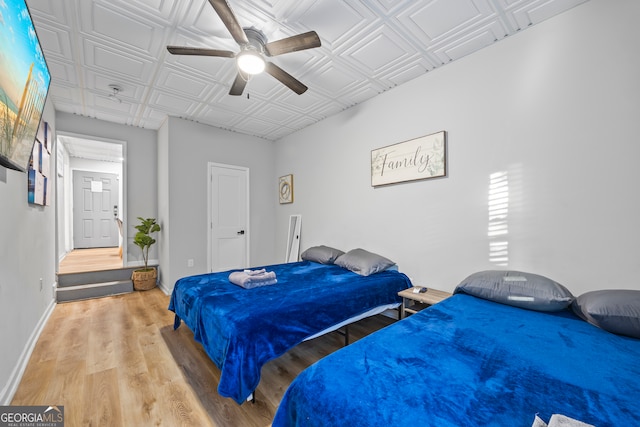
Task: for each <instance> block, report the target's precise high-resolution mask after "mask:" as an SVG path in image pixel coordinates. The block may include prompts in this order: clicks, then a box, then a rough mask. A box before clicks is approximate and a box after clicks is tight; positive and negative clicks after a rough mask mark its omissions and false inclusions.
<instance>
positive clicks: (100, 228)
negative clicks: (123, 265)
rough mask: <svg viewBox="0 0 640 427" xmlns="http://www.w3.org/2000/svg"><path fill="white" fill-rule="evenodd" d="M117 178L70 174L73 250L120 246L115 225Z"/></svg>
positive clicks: (86, 173)
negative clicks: (71, 181) (71, 185)
mask: <svg viewBox="0 0 640 427" xmlns="http://www.w3.org/2000/svg"><path fill="white" fill-rule="evenodd" d="M118 188H119V187H118V176H117V175H115V174H111V173H101V172H88V171H79V170H76V171H73V247H74V248H75V249H80V248H107V247H115V246H118V245H119V243H120V232H119V231H118V225H117V224H116V220H115V218H116V216H117V214H118V209H119V207H118Z"/></svg>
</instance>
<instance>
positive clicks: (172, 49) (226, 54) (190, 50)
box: [167, 46, 236, 58]
mask: <svg viewBox="0 0 640 427" xmlns="http://www.w3.org/2000/svg"><path fill="white" fill-rule="evenodd" d="M167 50H168V51H169V53H172V54H174V55H200V56H221V57H223V58H233V57H235V56H236V54H235V53H233V52H231V51H229V50H218V49H205V48H201V47H182V46H167Z"/></svg>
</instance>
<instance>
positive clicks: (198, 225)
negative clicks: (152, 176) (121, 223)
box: [158, 117, 284, 290]
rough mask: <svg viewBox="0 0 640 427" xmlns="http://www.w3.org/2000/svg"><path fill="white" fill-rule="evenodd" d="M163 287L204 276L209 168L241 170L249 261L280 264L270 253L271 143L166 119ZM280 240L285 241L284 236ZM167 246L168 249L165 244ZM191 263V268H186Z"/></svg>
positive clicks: (161, 161) (162, 133) (161, 167)
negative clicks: (245, 175) (245, 179)
mask: <svg viewBox="0 0 640 427" xmlns="http://www.w3.org/2000/svg"><path fill="white" fill-rule="evenodd" d="M158 135H159V137H158V141H159V155H158V171H159V174H160V176H159V178H158V182H159V185H160V188H161V196H160V207H159V212H160V215H161V216H160V222H161V224H162V225H163V226H164V227H165V229H164V230H163V232H162V233H163V234H162V238H163V239H167V241H166V242H163V243H162V244H161V254H160V257H161V258H160V260H161V264H160V265H161V267H162V271H163V272H162V275H161V281H162V287H163V288H164V289H166V290H171V289H173V285H174V284H175V281H176V280H177V279H179V278H180V277H184V276H188V275H192V274H201V273H206V272H207V256H208V251H207V233H208V226H207V212H208V210H207V209H208V208H207V200H208V195H207V165H208V163H209V162H213V163H222V164H227V165H234V166H242V167H246V168H248V169H249V171H250V172H249V175H250V190H249V191H250V193H251V195H250V198H251V200H250V215H251V224H250V230H251V231H250V233H251V235H250V239H251V246H250V258H251V259H250V263H251V265H253V266H256V265H264V264H270V263H273V262H275V261H278V260H279V259H278V258H277V255H276V254H275V252H274V243H273V242H274V235H275V234H274V233H275V232H274V228H275V227H274V224H275V205H276V204H277V181H276V180H275V178H274V175H275V172H274V171H275V169H274V162H275V158H274V147H273V143H271V142H269V141H266V140H263V139H259V138H255V137H251V136H247V135H241V134H237V133H233V132H229V131H226V130H222V129H218V128H214V127H211V126H207V125H202V124H198V123H194V122H190V121H187V120H183V119H179V118H175V117H170V118H168V119H167V121H166V122H165V124H164V125H163V126H162V128H161V129H160V130H159V131H158ZM283 240H284V238H283ZM167 242H170V245H168V244H166V243H167ZM188 259H193V260H194V266H193V267H192V268H189V267H187V260H188Z"/></svg>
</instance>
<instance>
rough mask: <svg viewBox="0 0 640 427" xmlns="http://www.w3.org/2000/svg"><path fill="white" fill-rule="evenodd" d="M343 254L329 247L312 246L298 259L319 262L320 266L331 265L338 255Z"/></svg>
mask: <svg viewBox="0 0 640 427" xmlns="http://www.w3.org/2000/svg"><path fill="white" fill-rule="evenodd" d="M342 254H344V252H343V251H341V250H339V249H335V248H331V247H329V246H324V245H320V246H312V247H310V248H309V249H307V250H306V251H304V252H302V255H300V258H302V259H303V260H305V261H313V262H319V263H320V264H333V262H334V261H335V260H336V258H338V257H339V256H340V255H342Z"/></svg>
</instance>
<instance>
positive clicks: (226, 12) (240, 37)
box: [209, 0, 249, 46]
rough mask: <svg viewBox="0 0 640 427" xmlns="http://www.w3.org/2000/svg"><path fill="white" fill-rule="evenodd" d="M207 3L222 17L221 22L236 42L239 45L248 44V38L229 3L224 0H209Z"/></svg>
mask: <svg viewBox="0 0 640 427" xmlns="http://www.w3.org/2000/svg"><path fill="white" fill-rule="evenodd" d="M209 3H211V6H213V8H214V9H215V10H216V13H217V14H218V16H219V17H220V19H222V23H223V24H224V25H225V27H227V30H229V33H231V37H233V39H234V40H235V41H236V43H238V44H239V45H240V46H244V45H245V44H248V43H249V39H247V35H246V34H245V33H244V30H243V29H242V27H241V26H240V23H238V20H237V19H236V16H235V15H234V14H233V11H232V10H231V6H229V3H227V1H226V0H209Z"/></svg>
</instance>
